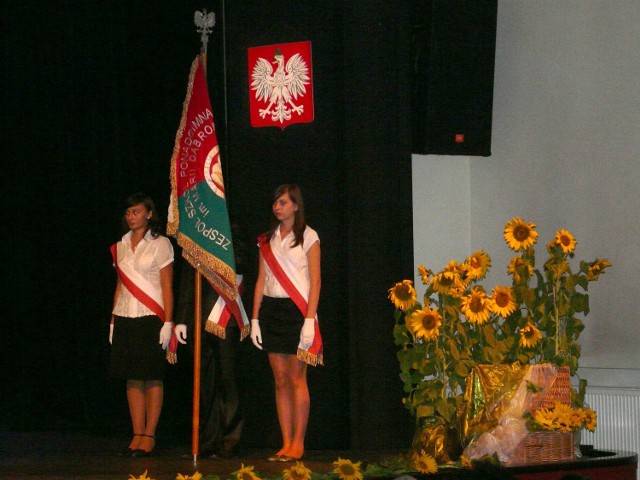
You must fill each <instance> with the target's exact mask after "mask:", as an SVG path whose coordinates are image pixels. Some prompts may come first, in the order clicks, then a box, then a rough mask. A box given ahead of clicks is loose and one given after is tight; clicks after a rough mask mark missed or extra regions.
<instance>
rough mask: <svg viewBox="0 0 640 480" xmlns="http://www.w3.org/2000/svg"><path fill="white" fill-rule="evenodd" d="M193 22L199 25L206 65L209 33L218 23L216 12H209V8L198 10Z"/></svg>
mask: <svg viewBox="0 0 640 480" xmlns="http://www.w3.org/2000/svg"><path fill="white" fill-rule="evenodd" d="M193 23H195V24H196V27H198V29H197V30H198V33H199V34H200V41H201V42H202V48H201V49H200V51H201V53H202V55H203V57H204V59H205V66H206V58H207V44H208V43H209V34H210V33H211V32H212V30H213V27H214V26H215V24H216V14H215V13H213V12H209V13H207V9H206V8H205V9H203V10H202V12H200V11H198V10H196V12H195V13H194V14H193Z"/></svg>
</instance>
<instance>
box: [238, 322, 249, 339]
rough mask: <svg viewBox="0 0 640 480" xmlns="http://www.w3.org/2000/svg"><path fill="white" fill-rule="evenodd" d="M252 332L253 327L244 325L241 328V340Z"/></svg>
mask: <svg viewBox="0 0 640 480" xmlns="http://www.w3.org/2000/svg"><path fill="white" fill-rule="evenodd" d="M250 333H251V327H250V326H249V325H245V326H244V327H242V330H240V341H242V340H244V339H245V338H247V337H248V336H249V334H250Z"/></svg>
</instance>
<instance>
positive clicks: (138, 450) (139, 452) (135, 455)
mask: <svg viewBox="0 0 640 480" xmlns="http://www.w3.org/2000/svg"><path fill="white" fill-rule="evenodd" d="M154 455H155V447H154V448H153V450H149V451H148V452H147V451H146V450H142V449H141V448H136V449H135V450H133V451H132V452H131V457H132V458H143V457H153V456H154Z"/></svg>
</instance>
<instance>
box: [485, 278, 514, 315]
mask: <svg viewBox="0 0 640 480" xmlns="http://www.w3.org/2000/svg"><path fill="white" fill-rule="evenodd" d="M491 299H492V300H493V303H492V304H491V307H492V308H493V313H495V314H496V315H500V316H501V317H503V318H506V317H508V316H509V315H511V314H512V313H513V312H514V311H515V310H516V307H517V306H518V305H517V304H516V301H515V298H514V296H513V290H512V289H511V287H503V286H502V285H497V286H496V287H495V288H494V289H493V295H492V296H491Z"/></svg>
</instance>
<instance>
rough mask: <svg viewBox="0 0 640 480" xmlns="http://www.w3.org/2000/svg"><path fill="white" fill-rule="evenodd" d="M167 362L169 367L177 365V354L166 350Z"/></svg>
mask: <svg viewBox="0 0 640 480" xmlns="http://www.w3.org/2000/svg"><path fill="white" fill-rule="evenodd" d="M167 362H169V363H170V364H171V365H175V364H176V363H178V354H177V353H175V352H170V351H169V350H167Z"/></svg>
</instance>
